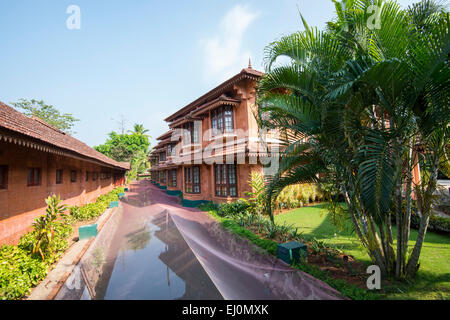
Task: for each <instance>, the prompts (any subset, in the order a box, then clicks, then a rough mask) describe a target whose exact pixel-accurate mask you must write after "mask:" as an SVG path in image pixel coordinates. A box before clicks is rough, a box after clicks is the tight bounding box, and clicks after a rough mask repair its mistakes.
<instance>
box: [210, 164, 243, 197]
mask: <svg viewBox="0 0 450 320" xmlns="http://www.w3.org/2000/svg"><path fill="white" fill-rule="evenodd" d="M231 170H233V171H234V174H233V176H232V174H230V171H231ZM232 188H234V190H235V193H234V194H233V195H232V194H231V190H232ZM214 194H215V196H216V197H220V198H228V197H230V198H237V197H238V182H237V165H236V164H215V165H214Z"/></svg>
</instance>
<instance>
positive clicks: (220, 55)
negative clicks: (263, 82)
mask: <svg viewBox="0 0 450 320" xmlns="http://www.w3.org/2000/svg"><path fill="white" fill-rule="evenodd" d="M257 16H258V13H255V12H252V11H251V10H250V9H249V8H248V6H242V5H236V6H234V7H233V8H232V9H231V10H230V11H228V12H227V14H226V15H225V16H224V17H223V18H222V20H221V22H220V25H219V30H218V32H217V33H216V34H215V35H214V36H213V37H211V38H209V39H206V40H205V41H203V44H202V45H203V49H204V56H205V60H204V63H205V73H206V76H207V78H212V79H216V80H217V79H219V80H224V79H225V78H228V77H230V76H232V75H233V74H235V73H237V72H239V71H240V70H241V69H242V68H244V67H247V65H248V59H249V58H250V57H251V53H250V51H248V50H244V49H243V48H242V40H243V37H244V33H245V31H246V30H247V28H248V26H249V25H250V24H251V23H252V22H253V20H254V19H255V18H256V17H257Z"/></svg>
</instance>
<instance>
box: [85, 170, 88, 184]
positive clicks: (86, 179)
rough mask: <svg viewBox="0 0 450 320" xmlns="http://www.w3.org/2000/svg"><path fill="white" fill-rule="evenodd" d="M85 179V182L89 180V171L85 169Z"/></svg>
mask: <svg viewBox="0 0 450 320" xmlns="http://www.w3.org/2000/svg"><path fill="white" fill-rule="evenodd" d="M85 181H86V182H87V181H89V171H86V178H85Z"/></svg>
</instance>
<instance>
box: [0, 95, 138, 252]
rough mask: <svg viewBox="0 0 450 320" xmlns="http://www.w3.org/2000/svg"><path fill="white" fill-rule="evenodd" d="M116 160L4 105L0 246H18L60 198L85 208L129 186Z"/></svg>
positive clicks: (0, 125)
mask: <svg viewBox="0 0 450 320" xmlns="http://www.w3.org/2000/svg"><path fill="white" fill-rule="evenodd" d="M128 169H129V164H128V163H119V162H116V161H114V160H112V159H110V158H108V157H106V156H105V155H103V154H101V153H99V152H97V151H95V150H94V149H92V148H90V147H89V146H87V145H86V144H84V143H82V142H81V141H79V140H77V139H75V138H73V137H71V136H69V135H67V134H65V133H63V132H61V131H60V130H58V129H56V128H54V127H52V126H51V125H49V124H47V123H45V122H44V121H42V120H40V119H37V118H29V117H27V116H25V115H23V114H22V113H20V112H18V111H17V110H15V109H13V108H11V107H9V106H7V105H5V104H3V103H1V102H0V244H5V243H8V244H13V243H16V242H17V241H18V240H19V238H20V236H21V235H23V234H24V233H26V232H27V231H29V230H30V228H31V224H32V223H33V221H34V219H35V218H36V217H38V216H40V215H42V214H44V213H45V207H46V204H45V199H46V198H47V197H48V196H49V195H51V194H56V195H59V196H60V197H61V199H62V200H63V203H65V204H67V205H83V204H86V203H89V202H93V201H95V200H96V199H97V197H98V196H100V195H102V194H105V193H108V192H109V191H111V190H112V189H113V188H114V187H116V186H120V185H123V184H125V173H126V171H127V170H128Z"/></svg>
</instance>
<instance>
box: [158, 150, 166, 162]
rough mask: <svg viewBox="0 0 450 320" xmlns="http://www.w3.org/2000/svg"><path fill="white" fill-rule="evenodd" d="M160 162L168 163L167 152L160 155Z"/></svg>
mask: <svg viewBox="0 0 450 320" xmlns="http://www.w3.org/2000/svg"><path fill="white" fill-rule="evenodd" d="M159 161H166V153H165V152H161V153H160V154H159Z"/></svg>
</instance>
